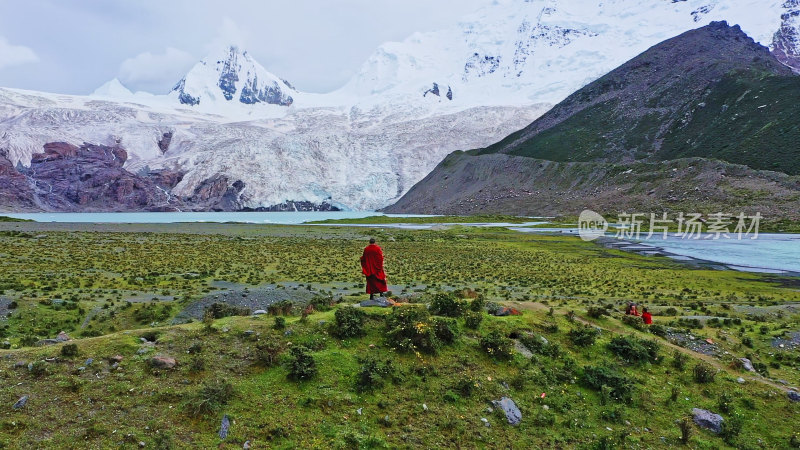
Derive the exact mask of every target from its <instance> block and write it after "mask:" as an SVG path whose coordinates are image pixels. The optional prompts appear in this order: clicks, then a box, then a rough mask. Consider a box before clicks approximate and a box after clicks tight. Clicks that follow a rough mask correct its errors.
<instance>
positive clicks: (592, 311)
mask: <svg viewBox="0 0 800 450" xmlns="http://www.w3.org/2000/svg"><path fill="white" fill-rule="evenodd" d="M586 315H587V316H589V317H591V318H592V319H599V318H601V317H603V316H606V315H608V311H607V310H606V309H605V308H602V307H600V306H590V307H589V308H587V309H586Z"/></svg>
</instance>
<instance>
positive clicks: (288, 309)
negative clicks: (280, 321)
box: [267, 300, 295, 316]
mask: <svg viewBox="0 0 800 450" xmlns="http://www.w3.org/2000/svg"><path fill="white" fill-rule="evenodd" d="M294 307H295V305H294V303H292V302H291V301H290V300H282V301H279V302H277V303H273V304H271V305H269V306H268V307H267V312H268V313H269V314H270V315H271V316H291V315H292V313H293V312H294Z"/></svg>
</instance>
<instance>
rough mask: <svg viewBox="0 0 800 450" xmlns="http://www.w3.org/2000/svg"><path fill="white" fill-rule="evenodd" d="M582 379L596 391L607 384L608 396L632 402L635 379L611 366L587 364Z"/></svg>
mask: <svg viewBox="0 0 800 450" xmlns="http://www.w3.org/2000/svg"><path fill="white" fill-rule="evenodd" d="M582 381H583V384H584V385H586V386H587V387H589V388H591V389H594V390H596V391H602V389H603V386H606V387H607V388H608V389H607V393H608V396H609V397H610V398H611V399H613V400H616V401H620V402H625V403H630V402H631V400H632V399H633V391H634V389H635V385H634V382H633V380H632V379H630V378H628V377H626V376H624V375H622V374H621V373H619V372H617V371H616V370H614V369H612V368H610V367H604V366H585V367H584V368H583V378H582Z"/></svg>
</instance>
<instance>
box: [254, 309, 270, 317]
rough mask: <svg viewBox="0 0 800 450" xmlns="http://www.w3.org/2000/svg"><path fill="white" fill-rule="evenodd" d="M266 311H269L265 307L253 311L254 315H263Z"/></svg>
mask: <svg viewBox="0 0 800 450" xmlns="http://www.w3.org/2000/svg"><path fill="white" fill-rule="evenodd" d="M266 313H267V311H266V310H264V309H257V310H255V311H253V315H254V316H260V315H262V314H266Z"/></svg>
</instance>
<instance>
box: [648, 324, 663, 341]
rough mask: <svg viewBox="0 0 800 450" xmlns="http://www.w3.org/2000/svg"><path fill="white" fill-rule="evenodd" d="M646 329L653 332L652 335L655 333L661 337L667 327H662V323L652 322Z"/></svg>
mask: <svg viewBox="0 0 800 450" xmlns="http://www.w3.org/2000/svg"><path fill="white" fill-rule="evenodd" d="M648 331H650V333H651V334H654V335H656V336H658V337H662V338H663V337H665V336H666V335H667V329H666V328H664V325H661V324H657V323H654V324H652V325H650V327H649V328H648Z"/></svg>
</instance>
